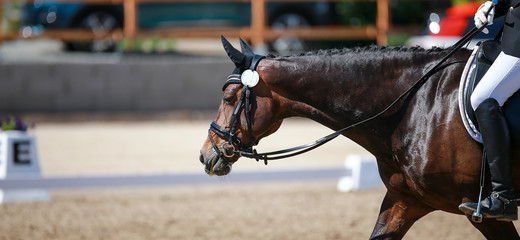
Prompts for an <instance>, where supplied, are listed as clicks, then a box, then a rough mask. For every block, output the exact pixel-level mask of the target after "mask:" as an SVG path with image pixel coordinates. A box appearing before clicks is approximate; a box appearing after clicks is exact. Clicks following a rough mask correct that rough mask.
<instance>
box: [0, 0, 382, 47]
mask: <svg viewBox="0 0 520 240" xmlns="http://www.w3.org/2000/svg"><path fill="white" fill-rule="evenodd" d="M19 1H22V2H24V3H30V2H34V0H25V1H24V0H0V19H2V16H1V14H3V3H5V2H19ZM54 1H57V2H65V3H66V2H70V3H73V2H82V3H86V4H123V9H124V24H123V29H115V30H113V31H110V32H106V33H102V34H99V33H93V32H91V31H88V30H80V29H73V30H44V31H43V33H42V34H40V35H38V36H31V37H29V39H30V38H54V39H60V40H63V41H91V40H95V39H102V38H107V37H111V38H112V39H114V40H116V41H118V40H121V39H123V38H125V39H128V40H129V41H130V42H133V41H134V40H135V39H136V38H138V37H147V36H161V37H168V38H213V37H219V36H220V35H225V36H228V37H241V38H244V39H247V40H250V41H251V43H252V45H253V46H261V45H263V44H265V43H266V42H267V41H269V40H273V39H276V38H279V37H283V36H294V37H298V38H301V39H308V40H320V39H321V40H325V39H330V40H343V39H355V40H367V39H373V40H376V41H377V43H378V44H380V45H385V44H386V43H387V32H388V29H389V25H390V24H389V21H390V17H389V15H390V13H389V0H353V1H372V2H376V3H377V19H376V26H373V25H368V26H363V27H347V26H313V27H305V28H288V29H283V31H280V29H274V28H271V27H269V26H267V22H266V4H267V2H302V1H308V2H312V1H313V0H54ZM314 1H316V0H314ZM327 1H333V2H340V1H344V0H327ZM166 2H168V3H171V2H176V3H187V2H251V15H252V16H251V25H250V26H249V27H212V28H201V27H194V28H168V29H158V30H140V29H139V28H138V26H137V23H138V17H139V12H138V7H137V6H138V4H141V3H166ZM1 25H2V24H0V43H1V42H2V41H5V40H13V39H22V38H23V37H22V36H21V35H20V34H13V33H4V32H3V30H2V29H1Z"/></svg>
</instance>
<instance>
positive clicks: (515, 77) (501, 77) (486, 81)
mask: <svg viewBox="0 0 520 240" xmlns="http://www.w3.org/2000/svg"><path fill="white" fill-rule="evenodd" d="M518 89H520V58H517V57H513V56H510V55H507V54H505V53H504V52H500V55H498V57H497V59H496V60H495V62H494V63H493V64H492V65H491V67H490V68H489V70H488V71H487V72H486V74H485V75H484V77H482V80H480V82H479V83H478V85H477V87H475V90H474V91H473V93H472V94H471V107H473V110H476V109H477V107H478V105H480V103H482V102H483V101H484V100H486V99H488V98H494V99H495V100H497V102H498V104H500V106H503V105H504V103H505V102H506V100H507V99H508V98H509V97H511V96H512V95H513V94H514V93H515V92H516V91H517V90H518Z"/></svg>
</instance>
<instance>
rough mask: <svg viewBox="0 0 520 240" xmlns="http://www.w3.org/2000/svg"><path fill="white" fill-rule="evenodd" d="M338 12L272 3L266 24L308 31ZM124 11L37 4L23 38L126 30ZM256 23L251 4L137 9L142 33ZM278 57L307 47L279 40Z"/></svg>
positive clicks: (81, 45)
mask: <svg viewBox="0 0 520 240" xmlns="http://www.w3.org/2000/svg"><path fill="white" fill-rule="evenodd" d="M334 15H335V14H334V9H333V7H332V5H331V3H328V2H303V3H299V2H290V3H283V2H277V3H268V4H267V21H268V24H269V25H270V26H272V27H278V28H285V27H304V26H311V25H327V24H331V23H333V22H334V21H335V20H334ZM123 23H124V14H123V6H122V5H93V4H84V3H71V2H68V3H63V2H52V1H43V0H40V1H34V2H31V3H28V4H25V5H24V7H23V10H22V21H21V25H22V29H21V31H22V34H23V35H24V37H30V36H32V35H38V34H41V33H42V32H43V31H45V29H90V30H92V31H93V32H94V33H95V32H106V31H108V30H112V29H116V28H122V27H123ZM250 23H251V4H250V3H248V2H228V3H214V2H196V3H147V4H139V5H138V23H137V24H138V27H139V29H143V30H148V29H157V28H165V27H168V28H172V27H199V26H204V27H217V26H219V27H222V26H228V27H241V26H249V25H250ZM65 44H66V48H67V50H76V51H91V52H108V51H114V50H116V47H117V43H116V42H114V41H113V40H111V39H99V40H95V41H93V42H67V43H65ZM270 45H271V48H272V49H273V50H274V51H276V52H284V51H285V52H287V51H289V52H294V51H302V50H304V49H303V48H304V47H305V46H304V43H303V41H301V40H299V39H295V38H287V39H278V40H275V41H273V42H272V43H270Z"/></svg>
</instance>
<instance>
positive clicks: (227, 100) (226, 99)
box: [224, 95, 235, 103]
mask: <svg viewBox="0 0 520 240" xmlns="http://www.w3.org/2000/svg"><path fill="white" fill-rule="evenodd" d="M233 101H235V96H233V95H228V96H224V102H225V103H232V102H233Z"/></svg>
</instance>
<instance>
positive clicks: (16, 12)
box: [0, 1, 23, 33]
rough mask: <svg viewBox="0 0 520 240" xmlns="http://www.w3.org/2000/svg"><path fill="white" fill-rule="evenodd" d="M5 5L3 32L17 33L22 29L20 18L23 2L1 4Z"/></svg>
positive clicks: (2, 20)
mask: <svg viewBox="0 0 520 240" xmlns="http://www.w3.org/2000/svg"><path fill="white" fill-rule="evenodd" d="M0 4H3V12H2V19H0V21H1V24H2V31H3V32H4V33H17V32H18V30H19V29H20V18H21V10H22V5H23V4H22V2H18V1H13V2H7V3H4V2H1V3H0Z"/></svg>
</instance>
